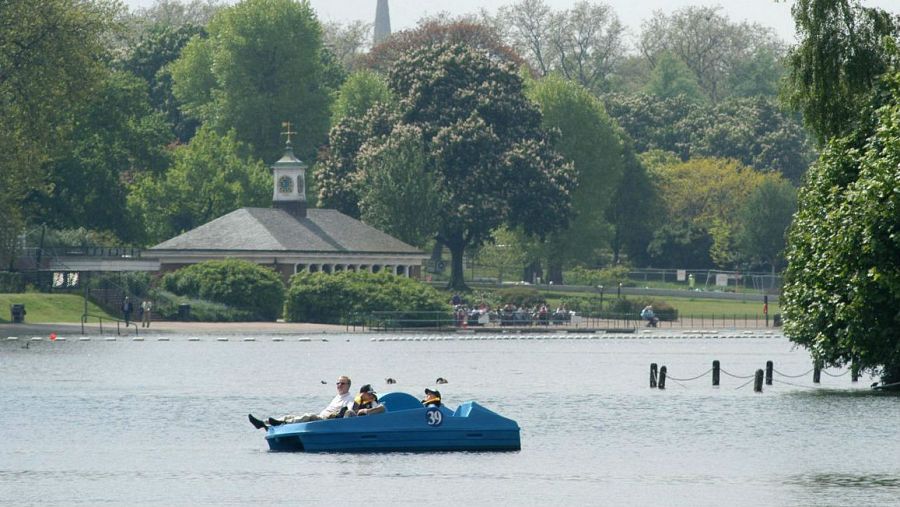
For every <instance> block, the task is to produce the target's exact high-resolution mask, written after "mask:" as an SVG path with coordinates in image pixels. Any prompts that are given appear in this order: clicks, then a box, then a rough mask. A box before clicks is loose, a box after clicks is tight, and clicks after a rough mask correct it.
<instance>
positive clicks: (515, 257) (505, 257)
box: [477, 226, 527, 283]
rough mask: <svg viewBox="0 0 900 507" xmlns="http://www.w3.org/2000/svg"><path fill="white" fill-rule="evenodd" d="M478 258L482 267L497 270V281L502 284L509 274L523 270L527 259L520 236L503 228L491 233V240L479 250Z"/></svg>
mask: <svg viewBox="0 0 900 507" xmlns="http://www.w3.org/2000/svg"><path fill="white" fill-rule="evenodd" d="M477 257H478V263H479V264H480V265H482V266H485V267H488V268H492V269H495V270H496V272H497V281H498V282H501V283H502V282H503V279H504V276H505V275H506V274H507V273H510V272H514V271H515V270H517V269H521V268H522V266H523V265H524V264H525V261H526V259H527V256H526V253H525V248H524V246H523V245H522V244H521V242H520V241H519V235H518V234H516V233H515V232H513V231H510V230H509V229H508V228H506V227H503V226H501V227H498V228H497V229H496V230H495V231H494V232H493V233H491V239H490V240H489V241H488V242H487V243H486V244H485V245H484V246H482V247H481V249H479V250H478V254H477Z"/></svg>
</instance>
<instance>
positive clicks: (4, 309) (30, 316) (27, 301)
mask: <svg viewBox="0 0 900 507" xmlns="http://www.w3.org/2000/svg"><path fill="white" fill-rule="evenodd" d="M12 304H24V305H25V311H26V312H27V313H26V315H25V322H30V323H33V324H39V323H44V322H66V323H78V322H81V314H82V313H84V298H82V297H81V296H78V295H75V294H41V293H37V292H35V293H30V292H29V293H25V294H0V323H4V324H5V323H8V322H9V321H10V315H9V306H10V305H12ZM88 313H90V314H92V315H100V316H103V317H104V318H110V317H109V316H108V315H107V314H106V312H104V311H103V310H101V309H100V308H99V307H98V306H96V305H94V304H92V303H88Z"/></svg>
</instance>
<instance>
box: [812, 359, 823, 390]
mask: <svg viewBox="0 0 900 507" xmlns="http://www.w3.org/2000/svg"><path fill="white" fill-rule="evenodd" d="M821 380H822V361H820V360H818V359H816V360H815V362H814V363H813V384H818V383H819V382H820V381H821Z"/></svg>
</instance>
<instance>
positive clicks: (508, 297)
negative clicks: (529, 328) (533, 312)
mask: <svg viewBox="0 0 900 507" xmlns="http://www.w3.org/2000/svg"><path fill="white" fill-rule="evenodd" d="M497 298H498V299H499V300H500V304H501V305H505V304H507V303H512V304H514V305H516V306H517V307H519V308H522V307H525V308H534V307H535V306H539V305H543V304H547V299H546V298H545V297H544V295H543V294H541V293H540V292H539V291H538V290H537V289H534V288H531V287H509V288H505V289H500V290H498V291H497Z"/></svg>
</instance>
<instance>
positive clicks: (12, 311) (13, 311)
mask: <svg viewBox="0 0 900 507" xmlns="http://www.w3.org/2000/svg"><path fill="white" fill-rule="evenodd" d="M9 317H10V319H9V320H11V321H12V322H14V323H17V324H19V323H22V322H24V321H25V305H23V304H14V305H9Z"/></svg>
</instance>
